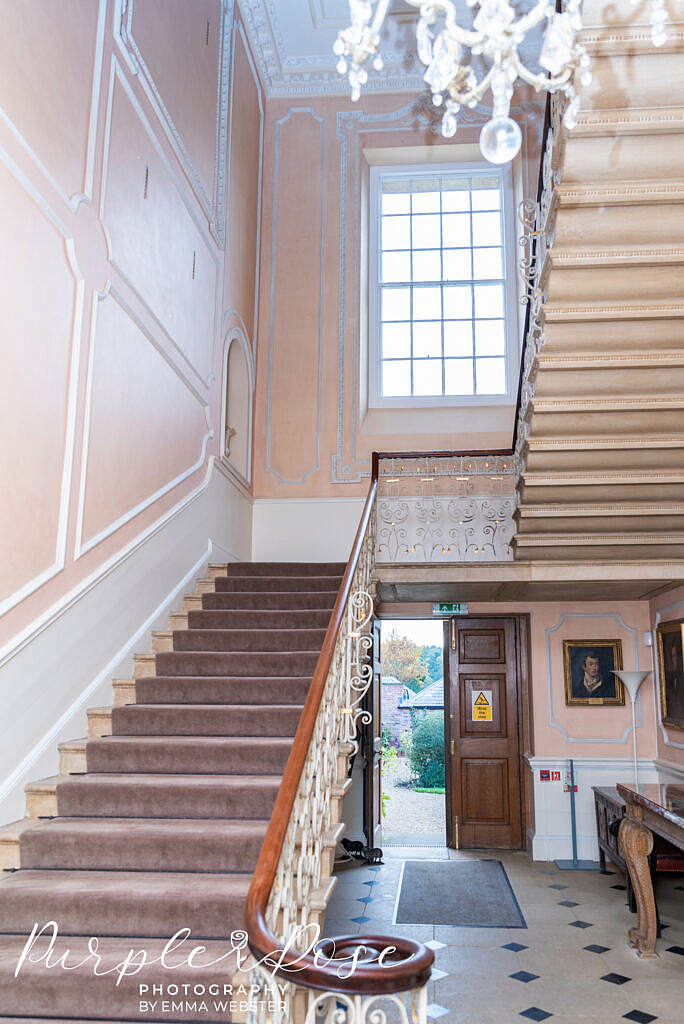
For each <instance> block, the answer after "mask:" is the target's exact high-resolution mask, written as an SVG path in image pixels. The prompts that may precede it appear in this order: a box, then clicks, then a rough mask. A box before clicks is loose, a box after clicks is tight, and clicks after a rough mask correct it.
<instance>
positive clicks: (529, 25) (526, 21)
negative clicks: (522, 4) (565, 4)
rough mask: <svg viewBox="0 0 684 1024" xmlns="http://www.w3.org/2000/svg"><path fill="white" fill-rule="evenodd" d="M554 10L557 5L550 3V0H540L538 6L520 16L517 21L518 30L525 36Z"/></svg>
mask: <svg viewBox="0 0 684 1024" xmlns="http://www.w3.org/2000/svg"><path fill="white" fill-rule="evenodd" d="M554 11H555V5H554V4H553V3H549V0H539V2H538V3H537V6H536V7H533V8H532V10H531V11H528V12H527V14H523V15H521V17H520V18H518V20H517V22H516V23H515V27H516V32H517V33H518V34H519V35H521V36H522V37H523V38H524V37H525V36H526V35H527V33H528V32H529V31H530V30H531V29H533V28H536V27H537V25H538V24H539V22H540V21H543V20H544V18H548V17H549V16H550V15H552V14H553V13H554Z"/></svg>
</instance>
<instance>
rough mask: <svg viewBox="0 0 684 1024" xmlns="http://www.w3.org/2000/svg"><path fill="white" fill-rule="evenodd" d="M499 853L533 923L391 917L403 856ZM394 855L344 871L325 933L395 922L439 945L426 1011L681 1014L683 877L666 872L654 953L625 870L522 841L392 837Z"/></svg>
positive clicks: (468, 1019) (640, 1021) (633, 1016)
mask: <svg viewBox="0 0 684 1024" xmlns="http://www.w3.org/2000/svg"><path fill="white" fill-rule="evenodd" d="M478 856H487V857H496V858H497V859H499V860H501V861H502V863H503V864H504V867H505V868H506V871H507V873H508V877H509V880H510V882H511V885H512V886H513V889H514V891H515V895H516V897H517V900H518V903H519V904H520V907H521V909H522V912H523V914H524V916H525V920H526V922H527V928H526V929H522V928H458V927H451V926H446V925H432V924H429V923H428V924H423V925H411V926H407V925H403V926H402V925H395V924H393V923H392V922H393V918H394V911H395V905H396V896H397V888H398V885H399V879H400V875H401V867H402V863H403V861H404V860H418V859H427V860H442V859H447V858H449V859H463V858H465V859H476V858H477V857H478ZM384 859H385V863H384V864H383V865H379V866H377V867H359V868H352V869H350V870H347V871H344V872H341V873H340V875H339V877H338V882H337V886H336V887H335V890H334V892H333V895H332V899H331V901H330V904H329V906H328V913H327V916H326V921H325V929H324V933H325V934H327V935H336V934H337V935H342V934H345V933H346V934H349V933H350V932H354V933H357V934H359V933H361V932H364V933H366V934H373V933H376V934H377V933H378V932H390V934H401V935H406V936H410V937H412V938H416V939H418V940H420V941H422V942H425V943H426V944H427V945H429V946H431V947H432V948H433V949H434V951H435V969H434V970H433V974H432V979H431V981H430V984H429V989H428V996H429V1007H428V1017H429V1019H430V1021H439V1024H526V1022H528V1021H536V1022H539V1021H549V1022H550V1024H622V1022H623V1021H632V1022H634V1024H650V1022H652V1021H657V1022H658V1024H682V1021H683V1020H684V888H682V886H683V883H682V881H681V878H680V879H677V878H672V879H668V878H664V879H662V880H661V881H659V887H658V893H659V905H660V910H661V917H662V920H663V924H664V925H666V927H665V928H664V930H663V937H662V939H660V940H659V942H658V952H659V953H660V957H659V959H657V960H639V959H638V958H637V957H636V956H635V954H634V952H633V951H632V950H631V949H629V948H628V947H627V929H628V927H631V926H632V924H634V923H635V921H636V918H635V916H633V915H632V914H630V912H629V910H628V908H627V905H626V895H625V890H624V888H623V886H624V878H623V877H622V876H621V875H620V873H619V872H618V871H617V869H616V868H615V867H614V866H611V867H610V870H611V871H612V872H613V873H612V874H606V875H602V874H600V873H599V872H598V871H575V872H571V871H559V870H558V869H557V868H556V867H555V866H554V865H553V864H547V863H539V862H537V863H534V862H532V861H531V860H530V859H529V858H528V856H527V854H525V853H522V852H498V851H497V852H496V853H491V852H489V853H486V854H485V853H483V852H481V853H478V851H455V850H446V849H438V848H434V847H431V848H415V847H412V848H410V849H408V848H402V847H387V848H386V849H385V857H384Z"/></svg>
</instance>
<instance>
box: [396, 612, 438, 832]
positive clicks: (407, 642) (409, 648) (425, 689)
mask: <svg viewBox="0 0 684 1024" xmlns="http://www.w3.org/2000/svg"><path fill="white" fill-rule="evenodd" d="M380 645H381V657H380V666H381V672H380V686H381V699H380V707H381V722H382V733H381V735H382V761H381V763H382V796H381V799H382V842H383V845H384V846H445V845H446V798H445V740H444V624H443V620H442V619H383V620H381V623H380Z"/></svg>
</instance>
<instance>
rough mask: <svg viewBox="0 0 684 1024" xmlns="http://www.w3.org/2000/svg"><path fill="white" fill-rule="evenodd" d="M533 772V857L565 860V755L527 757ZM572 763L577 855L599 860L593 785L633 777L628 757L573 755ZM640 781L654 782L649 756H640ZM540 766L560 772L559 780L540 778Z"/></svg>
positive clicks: (568, 839) (568, 851) (568, 849)
mask: <svg viewBox="0 0 684 1024" xmlns="http://www.w3.org/2000/svg"><path fill="white" fill-rule="evenodd" d="M527 760H528V763H529V765H530V768H531V769H532V773H533V776H534V823H533V828H532V829H531V831H532V834H533V839H532V856H533V859H534V860H556V859H562V860H567V859H570V858H571V857H572V829H571V824H570V793H569V792H568V793H565V792H563V785H564V780H565V775H566V772H567V771H568V770H569V767H570V765H569V761H568V759H567V758H551V757H529V758H528V759H527ZM573 762H574V766H575V785H576V786H577V792H576V793H575V809H576V814H577V855H578V857H579V859H580V860H598V843H597V841H596V815H595V811H594V793H593V791H592V786H615V785H616V784H617V783H618V782H633V781H634V765H633V762H632V760H631V758H613V757H606V758H597V757H577V758H573ZM638 767H639V782H657V781H658V768H657V767H656V765H655V764H654V762H653V761H652V760H651V759H640V760H639V765H638ZM541 770H548V771H550V772H558V771H559V772H560V773H561V781H560V782H541V781H540V777H539V773H540V771H541Z"/></svg>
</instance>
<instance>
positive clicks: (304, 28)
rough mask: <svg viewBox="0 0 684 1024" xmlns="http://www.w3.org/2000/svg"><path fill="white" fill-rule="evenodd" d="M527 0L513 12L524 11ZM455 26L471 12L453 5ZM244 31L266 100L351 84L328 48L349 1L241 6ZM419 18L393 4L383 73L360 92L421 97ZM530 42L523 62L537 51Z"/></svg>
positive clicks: (400, 1) (288, 0)
mask: <svg viewBox="0 0 684 1024" xmlns="http://www.w3.org/2000/svg"><path fill="white" fill-rule="evenodd" d="M529 6H530V0H520V3H519V4H516V7H519V8H521V9H523V10H524V9H525V8H526V7H529ZM457 7H458V12H459V21H460V23H461V24H463V25H466V26H470V24H471V23H472V18H473V12H472V10H471V9H470V8H469V7H468V5H467V4H466V2H465V0H458V2H457ZM240 9H241V11H242V16H243V20H244V23H245V28H246V30H247V34H248V36H249V41H250V44H251V47H252V50H253V51H254V54H255V57H256V60H257V64H258V66H259V73H260V75H261V78H262V81H263V84H264V88H265V90H266V93H267V95H269V96H296V95H303V94H304V95H305V94H317V95H321V94H323V95H325V94H329V95H334V94H347V93H348V92H349V84H348V82H347V80H346V78H344V77H343V76H342V75H339V74H338V72H337V70H336V68H335V65H336V63H337V57H335V56H334V54H333V51H332V46H333V43H334V41H335V38H336V36H337V33H338V32H339V31H340V29H343V28H345V27H346V26H347V25H348V24H349V21H350V18H349V3H348V0H241V3H240ZM416 23H417V12H416V10H415V8H411V7H409V6H408V5H407V4H406V3H405V2H404V0H394V2H393V4H392V6H391V8H390V12H389V14H388V16H387V18H386V21H385V25H384V26H383V30H382V37H381V47H380V50H381V53H382V58H383V61H384V65H385V66H384V68H383V70H382V71H372V72H371V73H369V76H368V82H367V83H366V85H365V86H364V91H369V90H374V91H376V92H377V91H383V92H392V91H394V92H406V91H420V90H422V89H423V88H424V82H423V71H424V68H423V65H422V64H421V63H420V61H419V60H418V57H417V54H416ZM538 45H539V40H538V39H528V40H527V43H526V45H523V46H522V47H521V48H520V53H521V56H523V57H529V52H528V51H531V52H532V53H535V52H536V51H537V50H538Z"/></svg>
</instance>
